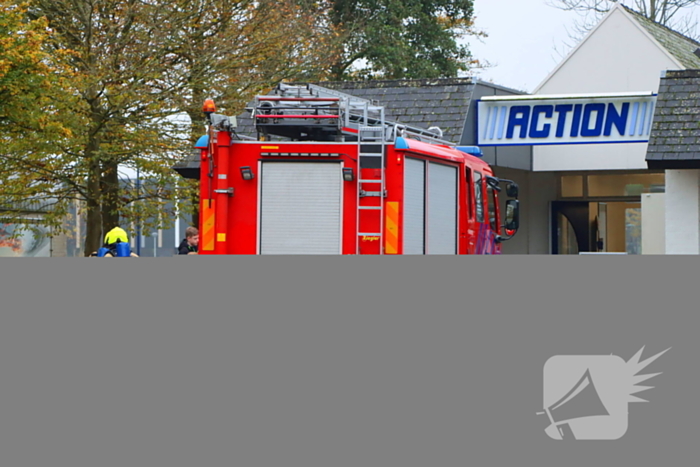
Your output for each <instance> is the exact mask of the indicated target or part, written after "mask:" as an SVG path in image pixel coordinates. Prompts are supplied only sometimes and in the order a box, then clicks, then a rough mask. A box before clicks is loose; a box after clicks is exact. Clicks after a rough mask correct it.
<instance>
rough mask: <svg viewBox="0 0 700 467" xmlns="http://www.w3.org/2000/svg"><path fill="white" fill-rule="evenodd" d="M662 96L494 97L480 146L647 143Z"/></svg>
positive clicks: (484, 103) (484, 102)
mask: <svg viewBox="0 0 700 467" xmlns="http://www.w3.org/2000/svg"><path fill="white" fill-rule="evenodd" d="M655 104H656V94H654V93H651V92H649V93H644V94H640V93H636V94H614V95H610V94H609V95H601V94H597V95H572V96H562V95H556V96H555V95H549V96H547V95H540V96H517V97H514V96H488V97H484V98H482V99H481V100H479V101H478V113H477V121H478V136H477V138H478V145H479V146H522V145H527V146H531V145H543V144H600V143H646V142H648V141H649V133H650V131H651V122H652V119H653V117H654V106H655Z"/></svg>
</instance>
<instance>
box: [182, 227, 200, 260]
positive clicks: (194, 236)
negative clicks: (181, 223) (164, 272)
mask: <svg viewBox="0 0 700 467" xmlns="http://www.w3.org/2000/svg"><path fill="white" fill-rule="evenodd" d="M198 249H199V230H197V229H196V228H195V227H187V229H185V239H184V240H183V241H182V243H180V246H179V247H177V254H179V255H196V254H198V253H197V251H198Z"/></svg>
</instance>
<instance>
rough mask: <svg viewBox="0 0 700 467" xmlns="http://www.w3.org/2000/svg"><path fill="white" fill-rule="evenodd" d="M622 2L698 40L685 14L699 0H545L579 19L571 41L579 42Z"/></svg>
mask: <svg viewBox="0 0 700 467" xmlns="http://www.w3.org/2000/svg"><path fill="white" fill-rule="evenodd" d="M616 3H622V4H625V5H626V6H629V7H631V8H633V9H634V10H636V11H637V12H639V13H640V14H642V15H643V16H644V17H646V18H648V19H650V20H652V21H654V22H656V23H659V24H662V25H664V26H667V27H669V28H671V29H674V30H676V31H678V32H680V33H681V34H685V35H686V36H689V37H691V38H696V39H697V38H698V32H697V21H695V20H694V19H693V18H692V16H690V15H689V14H690V13H691V10H692V8H693V7H695V6H698V5H700V0H627V1H624V0H623V1H619V0H549V2H548V4H549V5H550V6H553V7H555V8H559V9H561V10H565V11H574V12H577V13H579V14H580V15H581V17H582V20H581V21H579V22H578V23H577V24H576V25H575V30H574V31H573V33H572V34H571V36H572V38H573V39H576V40H578V39H581V38H582V37H583V35H585V34H586V33H587V32H588V31H590V30H591V28H592V27H593V26H595V25H596V24H597V23H598V21H599V20H600V18H601V17H602V16H603V15H604V14H605V13H607V12H608V11H610V9H611V8H612V7H613V6H614V5H615V4H616Z"/></svg>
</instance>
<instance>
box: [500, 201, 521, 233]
mask: <svg viewBox="0 0 700 467" xmlns="http://www.w3.org/2000/svg"><path fill="white" fill-rule="evenodd" d="M504 227H505V229H506V231H508V230H513V231H515V230H518V227H520V201H518V200H517V199H509V200H508V201H506V223H505V226H504Z"/></svg>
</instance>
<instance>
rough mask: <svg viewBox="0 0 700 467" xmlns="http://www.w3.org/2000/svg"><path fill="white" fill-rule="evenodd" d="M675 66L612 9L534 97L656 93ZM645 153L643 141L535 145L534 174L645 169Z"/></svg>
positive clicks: (626, 17)
mask: <svg viewBox="0 0 700 467" xmlns="http://www.w3.org/2000/svg"><path fill="white" fill-rule="evenodd" d="M678 68H682V67H681V66H680V65H679V64H678V63H677V62H676V61H674V59H672V58H671V57H670V56H669V55H668V54H667V53H666V52H665V51H663V49H661V48H659V46H658V45H657V44H656V43H655V42H654V40H653V39H652V38H651V37H650V36H649V35H648V33H647V32H646V31H645V30H643V29H642V28H641V26H639V24H638V23H637V22H636V21H635V20H633V19H631V18H630V17H629V14H628V13H626V12H625V11H624V10H622V9H621V8H615V9H613V10H612V11H611V12H610V14H609V15H607V16H606V17H605V18H604V19H603V21H601V23H599V25H598V26H597V28H596V29H594V30H593V31H592V32H591V34H589V35H588V37H586V38H585V39H584V40H583V41H582V42H581V43H580V44H579V45H578V47H577V48H575V49H574V50H573V51H572V52H571V54H570V55H569V56H568V57H567V58H566V59H565V60H564V61H563V62H562V63H561V64H560V65H559V66H558V67H557V68H556V69H555V70H554V71H553V72H552V73H551V74H550V76H549V77H548V78H546V79H545V81H544V82H543V83H542V84H540V86H539V87H538V89H537V90H536V91H535V93H536V94H581V93H606V92H647V91H649V92H656V91H658V89H659V80H660V76H661V71H662V70H667V69H678ZM646 149H647V143H633V144H600V145H580V146H576V145H562V146H535V147H534V148H533V170H536V171H553V170H560V171H566V170H625V169H630V170H634V169H646V168H647V165H646V161H645V157H646Z"/></svg>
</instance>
